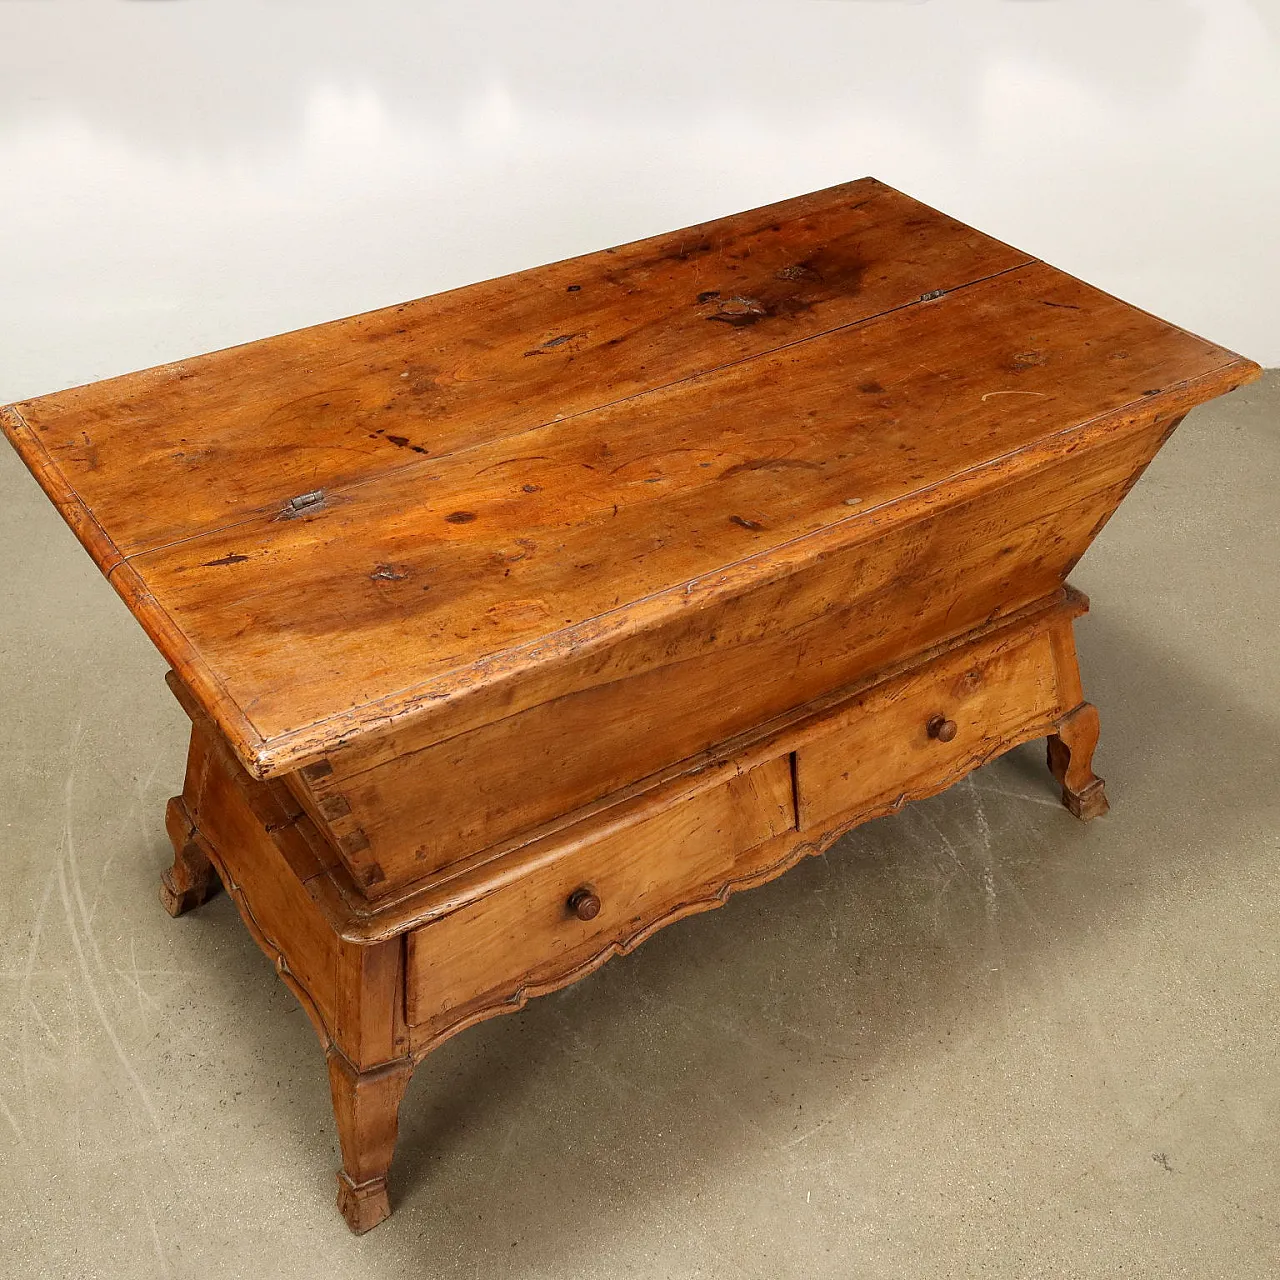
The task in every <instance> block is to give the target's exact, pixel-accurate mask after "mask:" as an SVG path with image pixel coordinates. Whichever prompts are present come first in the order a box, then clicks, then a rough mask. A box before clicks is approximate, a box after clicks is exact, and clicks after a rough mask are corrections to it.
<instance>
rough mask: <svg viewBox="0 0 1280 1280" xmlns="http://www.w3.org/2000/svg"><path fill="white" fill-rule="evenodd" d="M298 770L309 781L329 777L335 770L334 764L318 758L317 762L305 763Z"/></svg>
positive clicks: (317, 780)
mask: <svg viewBox="0 0 1280 1280" xmlns="http://www.w3.org/2000/svg"><path fill="white" fill-rule="evenodd" d="M298 772H299V773H300V774H302V776H303V778H304V779H306V781H307V782H319V781H320V779H321V778H327V777H328V776H329V775H330V774H331V773H332V772H333V765H331V764H330V763H329V762H328V761H327V760H317V761H316V762H315V764H304V765H303V766H302V768H301V769H299V770H298Z"/></svg>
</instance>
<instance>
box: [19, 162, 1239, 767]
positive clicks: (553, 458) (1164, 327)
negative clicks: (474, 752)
mask: <svg viewBox="0 0 1280 1280" xmlns="http://www.w3.org/2000/svg"><path fill="white" fill-rule="evenodd" d="M1255 373H1256V369H1255V367H1254V366H1253V365H1251V364H1250V362H1248V361H1245V360H1243V359H1241V358H1240V357H1237V356H1234V355H1232V354H1231V353H1230V352H1226V351H1224V350H1223V349H1221V348H1219V347H1216V346H1214V345H1212V344H1210V343H1207V342H1204V341H1203V340H1201V339H1198V338H1195V337H1193V336H1192V335H1189V334H1187V333H1185V332H1183V331H1182V330H1179V329H1177V328H1176V327H1174V326H1171V325H1168V324H1166V323H1164V322H1162V321H1159V320H1156V319H1154V318H1152V317H1150V316H1148V315H1146V314H1145V313H1143V312H1140V311H1137V310H1135V309H1134V308H1132V307H1129V306H1126V305H1125V304H1123V303H1120V302H1118V301H1116V300H1115V299H1113V298H1110V297H1108V296H1107V295H1105V294H1102V293H1100V292H1098V291H1097V290H1094V289H1091V288H1088V287H1087V286H1085V285H1082V284H1080V283H1079V282H1077V281H1075V280H1073V279H1071V278H1070V277H1067V276H1065V275H1063V274H1062V273H1060V272H1058V271H1055V270H1053V269H1052V268H1049V267H1047V266H1045V265H1043V264H1041V263H1037V262H1035V261H1034V260H1032V259H1029V258H1028V257H1027V256H1026V255H1024V254H1020V253H1018V252H1016V251H1014V250H1011V249H1009V248H1008V247H1007V246H1004V245H1002V244H1000V243H999V242H997V241H993V240H991V239H990V238H988V237H984V236H982V235H980V234H979V233H977V232H974V231H972V230H970V229H969V228H966V227H963V226H961V225H960V224H958V223H956V222H954V221H953V220H951V219H948V218H946V217H944V216H943V215H940V214H937V213H936V212H934V211H932V210H929V209H928V208H926V207H925V206H923V205H920V204H918V203H917V202H915V201H912V200H910V199H909V198H907V197H905V196H902V195H900V194H899V193H897V192H893V191H892V190H890V189H889V188H886V187H884V186H883V185H882V184H879V183H876V182H874V181H872V180H864V181H863V182H860V183H853V184H849V185H846V186H844V187H837V188H833V189H831V190H830V191H827V192H822V193H817V194H815V195H813V196H808V197H802V198H801V199H799V200H797V201H788V202H785V203H784V204H782V205H779V206H774V207H772V208H770V209H765V210H756V211H753V212H752V213H749V214H741V215H736V216H735V217H733V218H728V219H724V220H721V221H720V222H717V223H713V224H708V225H707V226H705V227H701V228H694V229H691V230H689V231H686V232H678V233H674V234H672V235H669V236H665V237H660V238H658V239H656V240H653V241H646V242H641V243H640V244H637V245H632V246H627V247H625V248H623V249H619V250H615V251H606V252H604V253H601V254H594V255H591V256H590V257H588V258H583V259H577V260H574V261H572V262H569V263H561V264H556V265H555V266H552V267H543V268H538V269H536V270H534V271H531V272H525V273H521V274H520V275H517V276H512V277H507V278H505V279H504V280H500V281H493V282H489V283H487V284H484V285H478V286H473V287H471V288H469V289H464V290H458V291H455V292H454V293H451V294H446V295H441V296H440V297H438V298H434V299H425V300H422V301H421V302H417V303H411V304H405V305H404V306H403V307H400V308H388V309H386V310H384V311H381V312H375V313H370V314H369V315H366V316H362V317H355V318H353V319H351V320H346V321H340V322H337V323H335V324H332V325H326V326H320V327H318V328H316V329H310V330H304V331H300V332H299V333H296V334H291V335H285V336H284V337H282V338H278V339H271V340H268V341H265V342H262V343H255V344H250V345H249V346H246V347H241V348H235V349H233V350H230V351H227V352H221V353H217V354H215V355H213V356H208V357H202V358H200V359H199V360H193V361H186V362H182V363H180V364H178V365H173V366H166V367H165V368H163V369H158V370H152V371H148V372H146V373H143V374H137V375H131V376H130V377H128V378H124V379H116V380H113V381H111V382H107V383H102V384H95V386H94V387H89V388H81V389H77V390H75V391H71V392H62V393H58V394H57V395H55V396H50V397H45V398H42V399H40V400H36V401H30V402H27V403H25V404H23V405H19V406H15V407H13V408H11V409H9V410H5V411H3V414H2V420H3V424H4V427H5V430H6V432H7V433H8V434H9V435H10V437H11V438H12V439H13V441H14V443H15V444H16V445H17V446H18V448H19V450H20V451H21V452H22V454H23V456H24V458H25V459H26V461H27V462H28V465H29V466H31V468H32V470H33V471H34V472H35V473H36V475H37V476H38V478H40V480H41V482H42V483H43V484H44V485H45V487H46V489H47V491H48V492H49V494H50V496H51V497H52V498H53V499H54V501H55V502H56V503H57V504H58V505H59V507H60V509H61V510H62V511H63V513H64V515H66V517H67V518H68V520H69V521H70V522H71V524H72V526H73V528H75V529H76V531H77V533H78V535H79V536H80V537H81V539H82V541H84V542H85V544H86V546H88V547H89V549H90V550H91V551H92V552H93V553H94V554H95V556H96V557H97V559H98V561H99V563H100V564H101V565H102V567H103V568H104V569H105V570H106V571H108V572H109V574H110V577H111V581H112V582H113V584H114V585H115V586H116V588H117V590H119V591H120V593H121V594H122V596H123V597H124V598H125V600H126V601H127V602H128V603H129V605H130V607H131V608H132V609H133V611H134V612H135V614H136V615H137V616H138V617H139V619H140V620H141V621H142V623H143V625H144V626H145V627H146V628H147V629H148V631H149V633H150V634H151V636H152V638H153V640H155V642H156V643H157V645H158V646H159V648H160V649H161V651H162V652H163V653H164V654H165V656H166V657H167V658H168V659H169V660H170V662H171V663H172V664H173V665H174V666H175V668H176V669H177V670H178V672H179V673H180V674H181V676H182V678H183V680H184V681H185V682H186V684H187V685H188V686H189V687H190V689H191V690H192V692H193V695H194V696H195V697H196V699H197V700H198V701H199V702H200V704H201V706H202V707H203V708H204V709H205V710H206V711H207V713H208V714H209V715H210V716H211V718H212V719H213V720H214V722H215V723H216V724H217V726H218V727H219V729H220V731H221V732H222V733H223V735H224V736H225V737H226V739H227V741H228V742H229V743H230V744H231V746H232V748H233V749H234V750H235V751H236V753H237V754H238V756H239V757H240V759H241V760H242V761H243V763H244V764H245V766H246V767H247V768H248V769H249V771H250V772H252V773H254V774H255V775H257V776H274V775H279V774H282V773H285V772H288V771H290V770H293V769H296V768H298V767H299V766H301V765H305V764H307V763H308V762H311V761H316V760H319V759H321V758H323V757H325V756H327V755H332V754H333V753H334V752H335V751H337V750H338V749H339V748H341V747H343V746H344V745H355V746H362V745H368V742H369V741H370V740H371V738H373V737H377V736H379V735H388V734H397V733H400V732H401V731H402V730H403V731H406V732H407V734H408V738H407V739H406V741H410V742H411V743H412V744H413V745H415V746H422V745H425V744H426V743H427V742H429V741H430V740H432V739H433V738H434V739H436V740H441V739H443V738H444V737H447V736H448V735H449V734H451V733H456V732H459V731H461V728H463V727H475V726H476V725H478V724H484V723H487V722H488V721H490V720H494V719H499V718H501V717H502V716H504V715H510V714H513V713H514V712H517V711H520V710H523V709H525V708H526V707H528V706H533V705H536V702H538V701H547V700H549V699H551V698H555V697H562V696H566V695H570V694H573V693H575V692H577V691H579V690H580V689H583V688H589V687H591V685H592V684H593V683H599V682H600V677H599V674H598V673H600V672H606V671H608V669H609V665H610V661H611V659H612V658H614V657H615V656H619V655H618V653H617V651H618V646H619V644H620V642H622V641H623V640H625V639H626V638H627V637H632V636H639V635H643V634H645V633H651V632H654V631H656V630H658V629H661V628H662V627H663V626H664V625H667V624H671V623H675V620H677V619H680V618H682V617H683V618H688V619H693V617H694V615H697V618H698V621H696V622H695V621H691V622H690V624H689V625H690V627H691V629H692V630H693V631H697V629H698V626H699V623H710V622H711V621H712V618H711V615H710V614H709V613H707V612H706V611H707V610H708V609H709V608H710V607H711V606H713V605H716V604H717V603H719V602H726V601H732V600H734V599H738V598H742V597H743V596H745V595H747V594H748V593H750V592H752V591H755V590H757V589H761V588H765V587H767V586H768V584H770V583H777V582H780V581H783V580H784V579H786V578H787V577H789V576H791V575H794V574H796V573H798V572H800V571H802V570H803V569H804V568H805V567H806V566H807V565H812V564H816V563H818V562H820V561H821V560H823V559H824V558H826V557H828V556H830V555H832V554H833V553H837V552H840V551H842V550H843V549H845V548H847V547H850V546H853V545H855V544H858V543H860V542H864V541H866V540H868V539H870V538H873V537H875V536H876V535H877V533H878V532H879V531H881V530H882V529H883V528H884V526H886V525H888V524H893V523H903V522H906V521H909V520H911V519H915V518H918V517H920V516H922V515H923V514H924V513H926V512H928V511H929V510H930V509H932V508H936V507H938V506H940V505H945V504H947V503H956V502H961V501H963V500H964V499H965V498H966V497H972V496H973V495H974V494H976V493H978V492H980V491H982V490H984V489H989V488H990V487H991V486H993V485H998V484H1003V483H1007V482H1009V481H1011V480H1013V479H1015V478H1016V477H1018V476H1019V475H1022V474H1025V473H1029V472H1031V471H1033V470H1035V469H1036V468H1038V467H1041V466H1043V465H1045V464H1046V463H1047V462H1049V461H1051V460H1052V459H1054V458H1056V457H1063V456H1066V455H1069V454H1071V453H1073V452H1075V451H1077V450H1080V449H1084V448H1089V447H1092V446H1094V445H1096V444H1099V443H1101V442H1104V441H1105V440H1106V439H1107V438H1108V436H1110V435H1111V434H1113V433H1117V432H1118V433H1124V432H1125V431H1127V430H1129V429H1131V428H1138V429H1142V428H1144V427H1147V426H1152V425H1153V424H1156V423H1158V422H1160V421H1167V420H1169V419H1171V418H1173V417H1175V416H1176V415H1178V414H1181V413H1183V412H1185V411H1186V410H1187V409H1188V408H1190V407H1191V406H1192V405H1194V404H1196V403H1199V402H1200V401H1202V400H1204V399H1208V398H1210V397H1211V396H1213V395H1217V394H1220V393H1221V392H1223V391H1225V390H1228V389H1230V388H1231V387H1233V386H1235V385H1238V384H1239V383H1241V382H1243V381H1247V380H1249V379H1250V378H1251V377H1252V376H1254V375H1255ZM424 450H425V452H423V451H424ZM311 495H319V496H316V497H313V496H311ZM676 625H677V626H678V625H679V624H678V623H676ZM712 634H714V632H713V630H711V629H706V630H704V631H703V633H702V635H703V638H704V639H705V638H706V637H708V636H710V635H712ZM652 656H655V655H651V657H652ZM659 656H660V655H659ZM621 660H622V661H623V663H624V665H630V666H631V667H634V665H635V663H636V662H637V661H638V660H639V659H638V657H637V655H636V653H635V652H634V651H632V652H630V653H627V654H626V655H625V656H624V657H622V659H621ZM593 672H594V673H596V674H593ZM381 749H382V750H383V752H384V754H385V755H387V756H388V757H389V756H390V755H394V754H395V753H396V752H395V749H394V747H393V748H387V747H386V746H385V745H384V746H383V748H381Z"/></svg>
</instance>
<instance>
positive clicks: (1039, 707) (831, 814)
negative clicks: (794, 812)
mask: <svg viewBox="0 0 1280 1280" xmlns="http://www.w3.org/2000/svg"><path fill="white" fill-rule="evenodd" d="M1065 710H1070V708H1060V707H1059V695H1058V688H1057V676H1056V667H1055V662H1054V655H1053V647H1052V642H1051V640H1050V638H1049V636H1048V635H1047V634H1042V635H1039V636H1036V637H1034V638H1033V639H1031V640H1029V641H1025V642H1023V643H1021V644H1017V645H1016V646H1015V647H1008V642H1007V641H1006V642H1005V644H1004V645H1001V644H999V643H994V644H989V645H986V646H981V647H975V648H969V649H964V650H961V651H960V652H958V653H954V654H948V655H947V656H946V657H945V658H941V659H939V660H938V661H937V662H935V663H931V664H930V665H929V666H927V667H923V668H921V669H920V670H919V671H916V672H913V673H911V674H910V675H906V676H903V677H902V678H900V679H898V680H894V681H890V682H889V683H887V684H884V685H880V686H878V687H876V688H874V689H871V690H869V691H868V692H867V693H866V694H864V695H863V696H862V697H860V698H857V699H856V700H855V701H854V702H853V703H852V704H850V706H849V707H848V708H847V709H846V710H845V711H843V712H842V713H841V714H840V716H839V717H838V719H836V720H835V722H834V723H833V724H832V725H831V726H830V727H829V728H828V729H827V730H826V731H825V732H823V733H822V734H820V735H819V736H817V737H816V738H814V739H813V740H811V741H810V742H808V743H807V744H806V745H804V746H802V747H801V748H800V749H799V750H798V751H797V752H796V791H797V802H798V810H799V816H800V829H801V830H802V831H809V830H810V829H812V828H814V827H818V826H821V825H822V824H823V823H826V822H828V821H829V820H831V819H833V818H838V817H843V816H845V815H846V814H848V815H850V816H852V815H853V814H854V813H855V812H856V811H858V810H865V809H866V808H868V807H869V806H873V805H876V804H878V803H886V804H891V803H892V802H894V801H895V800H897V798H898V797H899V796H902V795H906V796H907V797H908V798H911V797H913V796H918V795H925V794H928V793H929V792H931V791H935V790H939V789H940V788H942V787H944V786H946V785H948V784H949V783H951V782H953V781H955V780H956V779H957V778H959V777H960V776H961V775H963V774H964V773H965V772H967V771H968V770H969V769H971V768H973V767H974V766H975V765H977V764H979V763H980V762H981V761H982V760H984V759H985V758H986V757H987V756H989V755H991V754H992V753H994V752H996V751H998V750H1000V749H1001V747H1002V746H1009V745H1012V741H1014V740H1016V739H1017V738H1018V737H1019V736H1020V732H1021V731H1022V730H1024V729H1027V728H1031V727H1032V726H1039V727H1041V728H1042V729H1043V731H1044V732H1045V733H1048V732H1049V731H1050V725H1051V723H1052V721H1053V720H1054V719H1055V718H1056V717H1057V716H1058V715H1059V714H1060V713H1061V711H1065ZM934 717H939V718H940V719H942V720H944V721H947V722H950V724H954V726H955V736H954V737H953V738H951V739H950V740H949V741H945V740H944V739H945V738H946V737H947V735H948V733H949V732H950V730H949V728H948V729H945V730H944V731H943V733H942V735H941V736H932V735H931V734H930V721H931V720H933V719H934ZM1021 736H1031V735H1029V734H1022V735H1021Z"/></svg>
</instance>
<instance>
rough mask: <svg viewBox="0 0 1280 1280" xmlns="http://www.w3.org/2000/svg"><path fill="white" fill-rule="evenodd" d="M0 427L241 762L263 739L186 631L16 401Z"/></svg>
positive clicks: (1, 415) (0, 412) (0, 411)
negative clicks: (87, 503) (112, 536)
mask: <svg viewBox="0 0 1280 1280" xmlns="http://www.w3.org/2000/svg"><path fill="white" fill-rule="evenodd" d="M0 430H3V432H4V434H5V436H6V438H7V439H8V441H9V443H10V444H11V445H13V447H14V449H15V451H16V452H17V454H18V456H19V457H20V458H21V459H22V461H23V464H24V465H25V466H26V468H27V470H28V471H30V472H31V474H32V476H34V477H35V480H36V483H37V484H39V485H40V487H41V489H43V490H44V492H45V495H46V496H47V497H48V499H49V501H50V502H51V503H52V504H53V505H54V507H55V508H57V511H58V514H59V515H61V516H62V518H63V520H65V521H66V523H67V525H68V527H69V528H70V529H71V532H72V533H74V534H75V536H76V538H77V540H78V541H79V543H80V545H81V546H82V547H84V549H85V550H86V551H87V552H88V553H89V555H90V556H91V557H92V559H93V562H94V563H95V564H96V565H97V566H98V568H99V569H100V570H101V571H102V574H103V576H104V577H105V578H106V579H107V581H108V582H109V583H110V584H111V585H112V587H113V588H114V589H115V592H116V594H117V595H118V596H119V597H120V599H121V600H123V601H124V603H125V606H126V607H127V608H128V610H129V612H130V613H132V614H133V616H134V617H135V618H137V619H138V622H139V623H140V624H141V626H142V629H143V630H144V631H145V632H146V633H147V635H148V637H149V638H150V639H151V642H152V643H153V644H154V645H155V646H156V648H157V649H159V650H160V652H161V653H162V654H163V655H164V657H165V658H166V659H167V660H168V661H170V662H172V663H173V664H174V665H175V666H176V667H179V668H181V669H182V671H183V673H184V677H185V678H186V680H187V683H188V684H189V685H190V686H191V688H192V691H193V693H194V694H195V695H196V697H197V698H198V699H199V701H200V703H201V705H202V706H203V707H205V708H206V711H207V714H208V715H209V717H210V718H211V719H212V720H213V721H214V723H215V724H217V725H218V727H219V728H220V729H221V730H222V732H223V734H224V735H225V737H226V738H227V740H228V741H229V742H231V743H232V744H233V746H234V747H235V748H236V753H237V755H239V756H240V757H241V759H242V760H244V762H245V763H246V765H247V764H248V763H249V761H250V760H253V759H254V758H256V756H257V754H258V753H259V752H260V751H261V750H262V746H263V741H264V740H263V738H262V736H261V735H260V734H259V733H258V732H257V731H256V730H255V729H254V727H253V725H252V724H251V723H250V721H249V720H248V718H247V717H246V716H245V715H244V713H243V712H242V711H241V710H240V708H239V706H238V704H237V703H236V702H235V700H234V699H233V698H232V697H231V695H230V693H229V692H228V691H227V689H226V688H225V686H224V685H223V684H222V683H221V682H220V681H219V680H218V679H217V677H216V676H214V675H213V673H212V671H211V670H210V669H209V667H208V666H207V664H206V663H204V662H203V661H202V660H201V659H200V657H199V654H198V653H197V651H196V649H195V646H194V645H192V643H191V641H190V640H189V639H188V638H187V636H186V634H185V633H184V632H183V631H182V629H181V628H180V627H178V626H177V624H176V623H175V622H174V621H173V619H172V617H171V616H170V614H169V613H168V612H167V611H166V610H165V609H163V608H161V606H160V605H159V603H158V602H157V601H156V600H155V598H154V596H152V594H151V592H150V591H149V590H148V588H147V586H146V583H145V582H144V581H143V579H142V578H141V577H140V576H139V575H138V573H137V572H136V571H135V570H134V569H133V567H132V566H131V565H130V564H129V562H128V561H127V559H126V558H125V557H124V556H123V555H121V553H120V550H119V549H118V548H117V547H116V545H115V543H113V542H112V541H111V539H110V537H109V536H108V535H107V533H106V530H104V529H103V527H102V526H101V525H100V524H99V523H98V522H97V520H95V519H94V517H93V515H92V513H91V512H90V511H89V508H88V507H87V506H85V504H84V502H83V501H82V500H81V498H80V496H79V494H77V493H76V491H75V489H73V488H72V487H71V485H70V483H69V482H68V480H67V478H66V476H65V475H64V474H63V472H62V469H61V468H60V467H59V466H58V464H57V463H56V462H55V461H54V459H53V458H52V457H51V456H50V454H49V451H48V450H47V449H46V448H45V447H44V442H43V441H42V440H41V439H40V437H39V435H38V434H37V433H36V432H35V430H33V428H32V427H31V425H30V424H29V423H28V422H27V420H26V419H25V418H24V417H23V416H22V413H21V411H20V410H19V408H18V407H17V406H16V405H7V406H4V407H0Z"/></svg>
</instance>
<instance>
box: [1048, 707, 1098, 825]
mask: <svg viewBox="0 0 1280 1280" xmlns="http://www.w3.org/2000/svg"><path fill="white" fill-rule="evenodd" d="M1057 730H1058V731H1057V733H1055V734H1054V735H1053V736H1052V737H1051V738H1050V739H1049V772H1050V773H1052V774H1053V776H1054V777H1055V778H1056V779H1057V781H1058V782H1059V783H1060V784H1061V785H1062V803H1063V804H1064V805H1066V806H1067V808H1068V809H1069V810H1070V811H1071V812H1072V813H1073V814H1075V816H1076V817H1077V818H1079V819H1080V820H1081V821H1082V822H1088V821H1089V820H1090V819H1091V818H1100V817H1102V815H1103V814H1104V813H1106V812H1107V810H1108V809H1109V808H1110V807H1111V806H1110V805H1109V804H1108V803H1107V793H1106V792H1105V791H1104V790H1103V785H1102V779H1101V778H1099V777H1098V775H1097V774H1096V773H1094V771H1093V752H1094V748H1095V747H1096V746H1097V745H1098V708H1097V707H1095V706H1093V705H1092V703H1088V702H1082V703H1081V704H1080V705H1079V706H1078V707H1077V708H1076V709H1075V710H1074V711H1072V712H1070V713H1069V714H1068V715H1066V716H1064V717H1063V718H1062V719H1061V720H1059V721H1058V724H1057Z"/></svg>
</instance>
